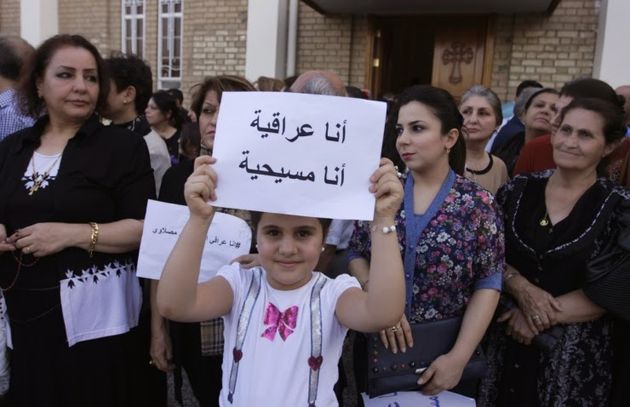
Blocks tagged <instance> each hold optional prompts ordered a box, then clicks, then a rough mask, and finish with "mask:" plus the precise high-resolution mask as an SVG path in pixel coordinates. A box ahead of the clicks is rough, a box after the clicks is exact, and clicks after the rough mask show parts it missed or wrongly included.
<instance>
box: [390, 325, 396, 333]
mask: <svg viewBox="0 0 630 407" xmlns="http://www.w3.org/2000/svg"><path fill="white" fill-rule="evenodd" d="M389 330H390V331H392V332H397V331H398V327H397V326H393V327H391V328H389Z"/></svg>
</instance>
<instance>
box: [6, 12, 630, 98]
mask: <svg viewBox="0 0 630 407" xmlns="http://www.w3.org/2000/svg"><path fill="white" fill-rule="evenodd" d="M355 2H356V4H352V3H353V1H352V0H343V1H341V0H340V1H339V2H332V1H325V0H310V1H300V2H298V1H297V0H264V1H260V0H0V32H2V33H11V34H18V35H22V36H23V37H25V38H27V39H29V40H30V41H31V42H32V43H34V45H37V42H38V41H37V39H35V38H29V37H28V35H27V34H28V33H29V32H32V31H33V30H32V29H33V26H34V25H37V24H40V25H43V26H46V25H49V26H51V27H52V28H51V29H50V30H52V31H53V32H54V31H55V28H56V31H57V32H66V33H79V34H82V35H84V36H85V37H87V38H88V39H89V40H90V41H92V42H93V43H94V44H95V45H96V46H97V47H98V48H99V50H100V51H101V52H102V53H103V55H105V56H107V55H108V54H110V53H111V52H113V51H119V50H122V51H129V52H134V53H136V54H139V55H141V56H142V57H143V58H144V59H146V60H147V61H148V62H149V63H150V64H151V66H152V68H153V71H154V75H155V78H154V79H155V84H156V88H166V87H179V88H181V89H182V90H184V91H188V90H190V89H191V87H192V86H193V85H194V84H196V83H198V82H199V81H200V80H202V79H203V77H204V76H207V75H216V74H237V75H243V76H247V77H248V79H250V80H252V81H253V80H255V79H256V78H257V77H258V76H259V75H267V76H276V77H284V76H289V75H292V74H295V73H299V72H303V71H306V70H310V69H326V70H332V71H335V72H337V73H338V74H339V75H340V77H341V78H342V79H343V80H344V81H345V82H346V83H347V84H350V85H354V86H358V87H360V88H365V89H368V90H370V92H371V93H373V94H374V95H375V96H377V97H380V96H383V95H385V94H388V93H396V92H398V91H400V90H401V88H403V87H405V86H408V85H409V84H412V83H433V84H434V85H438V86H442V87H445V88H447V89H449V90H450V91H451V92H452V93H454V94H455V95H456V96H457V95H460V94H461V93H462V92H463V90H464V89H465V88H467V87H469V86H470V85H472V84H473V83H483V84H485V85H487V86H490V87H491V88H492V89H493V90H495V91H496V92H497V94H498V95H499V96H500V97H501V98H502V99H504V100H506V99H511V98H512V97H513V94H514V90H515V88H516V86H517V85H518V83H519V82H520V81H522V80H524V79H534V80H538V81H540V82H542V83H543V84H544V85H546V86H551V87H555V88H559V87H560V86H562V84H564V83H565V82H567V81H569V80H571V79H574V78H578V77H585V76H593V75H594V76H600V77H602V79H604V80H608V81H610V82H611V84H613V86H616V85H620V84H622V83H628V82H630V78H627V79H625V80H623V75H624V73H623V72H622V73H620V72H618V71H619V70H620V69H621V68H618V69H616V70H615V69H614V66H618V65H619V63H620V62H619V61H615V62H614V64H613V63H609V62H607V61H610V60H611V58H613V57H618V55H616V54H619V53H621V51H620V50H615V49H614V47H613V48H612V49H613V51H606V45H607V44H608V45H609V48H610V47H611V46H612V45H614V44H616V42H615V41H618V36H619V35H620V33H621V34H623V33H624V31H623V30H625V31H626V32H627V31H628V27H624V24H623V22H621V23H618V22H616V21H615V17H616V16H618V14H619V13H621V14H622V15H623V13H625V12H627V13H630V6H629V4H630V2H627V0H547V1H545V0H537V1H536V2H534V1H532V2H529V3H528V2H527V1H526V0H523V4H526V3H527V4H534V3H538V4H539V5H538V9H536V10H533V11H532V10H518V9H514V10H506V9H505V8H501V7H499V6H496V7H495V8H492V7H490V8H488V7H487V6H486V8H485V9H481V8H477V9H474V10H471V12H469V13H462V12H449V10H437V11H436V10H434V9H431V10H428V9H426V7H427V4H429V3H432V4H434V2H430V1H427V0H421V1H419V2H418V4H419V5H422V4H424V7H425V8H422V6H418V9H417V10H414V9H409V8H407V9H404V10H402V11H400V12H398V11H396V10H394V11H391V10H387V9H380V11H379V10H375V11H371V10H365V9H363V8H362V4H364V3H362V2H360V1H358V0H355ZM370 3H378V2H374V1H373V2H370ZM381 3H387V2H381ZM395 3H396V1H393V2H392V4H395ZM471 3H475V2H474V1H471V2H469V3H467V4H471ZM479 3H480V4H481V3H484V4H486V3H488V2H479ZM505 3H506V2H503V3H502V4H505ZM508 3H511V2H508ZM514 3H515V4H517V3H519V1H518V0H516V1H515V2H514ZM51 4H54V5H55V7H53V8H56V15H54V13H55V10H52V9H51V7H52V6H51ZM330 4H336V6H330ZM497 4H499V3H497ZM339 5H343V6H347V7H346V9H343V10H340V9H339V8H340V6H339ZM335 7H336V8H335ZM42 8H46V12H45V13H44V14H46V15H43V16H42V15H41V14H42V13H41V10H42ZM50 10H52V11H50ZM383 10H385V11H389V12H385V11H383ZM472 11H474V12H472ZM38 13H39V14H38ZM51 14H52V15H51ZM38 15H39V17H37V16H38ZM625 15H626V16H627V15H630V14H625ZM55 20H56V21H55ZM51 21H52V22H51ZM622 21H623V19H622ZM55 22H56V25H57V26H56V27H55V24H54V23H55ZM50 30H49V31H50ZM620 30H621V31H620ZM47 33H48V32H46V31H45V30H43V32H42V33H40V34H39V35H40V36H42V38H40V39H39V40H40V41H41V40H42V39H43V38H45V37H47V35H46V34H47ZM625 38H630V33H627V35H626V36H625ZM621 45H622V46H623V41H622V42H621ZM622 49H623V48H622ZM626 54H627V53H626ZM625 58H630V57H629V56H627V55H626V56H625ZM621 63H624V61H623V60H622V61H621ZM628 64H630V60H628V61H626V62H625V66H628ZM609 65H612V66H613V70H612V71H611V72H609V70H607V69H608V66H609ZM626 71H627V69H626Z"/></svg>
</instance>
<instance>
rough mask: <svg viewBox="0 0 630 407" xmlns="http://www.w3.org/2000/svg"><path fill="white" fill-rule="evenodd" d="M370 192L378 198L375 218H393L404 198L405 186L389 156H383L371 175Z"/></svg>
mask: <svg viewBox="0 0 630 407" xmlns="http://www.w3.org/2000/svg"><path fill="white" fill-rule="evenodd" d="M370 182H371V185H370V192H372V193H373V194H374V197H375V198H376V207H375V208H374V220H376V219H378V218H388V219H393V218H394V217H395V216H396V213H397V212H398V209H400V204H401V203H402V200H403V186H402V183H401V182H400V180H399V179H398V170H396V167H394V164H393V163H392V162H391V161H390V160H389V159H387V158H381V163H380V166H379V168H378V169H377V170H376V171H374V174H372V176H371V177H370Z"/></svg>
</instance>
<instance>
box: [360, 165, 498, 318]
mask: <svg viewBox="0 0 630 407" xmlns="http://www.w3.org/2000/svg"><path fill="white" fill-rule="evenodd" d="M396 223H397V225H398V226H399V229H398V230H399V232H398V241H399V244H400V251H401V253H402V255H403V258H404V265H405V280H406V290H407V298H406V312H405V314H406V316H407V319H408V320H409V322H411V323H414V322H422V321H437V320H442V319H446V318H451V317H456V316H461V315H463V314H464V311H465V309H466V304H467V303H468V301H469V299H470V297H471V296H472V294H473V292H474V290H475V289H477V288H495V289H500V288H501V279H500V277H501V273H502V272H503V270H504V268H505V261H504V243H503V223H502V220H501V215H500V212H499V210H498V209H497V206H496V203H495V199H494V197H493V195H492V194H490V193H489V192H488V191H486V190H484V189H483V188H481V187H480V186H479V185H477V184H476V183H474V182H473V181H470V180H468V179H466V178H464V177H461V176H459V175H455V173H453V172H452V171H451V172H450V174H449V176H448V177H447V180H446V181H445V183H444V185H443V186H442V188H441V191H440V192H439V193H438V195H437V196H436V198H435V199H434V201H433V203H432V204H431V206H430V207H429V209H428V210H427V211H426V212H425V213H424V214H422V215H418V214H414V213H413V178H412V177H411V176H407V177H406V179H405V203H404V204H403V207H401V209H400V211H399V212H398V214H397V216H396ZM402 225H404V227H402V228H401V226H402ZM370 245H371V241H370V228H369V224H368V222H359V223H358V224H357V227H356V228H355V232H354V235H353V236H352V239H351V241H350V247H349V259H350V260H352V259H354V258H358V257H362V258H364V259H367V260H368V261H369V259H370ZM488 279H490V280H494V283H493V284H490V285H489V286H486V285H483V284H481V285H480V282H482V281H484V280H485V281H488Z"/></svg>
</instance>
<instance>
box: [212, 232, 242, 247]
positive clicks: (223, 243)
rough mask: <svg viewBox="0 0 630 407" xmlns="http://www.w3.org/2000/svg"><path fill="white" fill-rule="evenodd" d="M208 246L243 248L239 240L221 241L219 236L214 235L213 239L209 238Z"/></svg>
mask: <svg viewBox="0 0 630 407" xmlns="http://www.w3.org/2000/svg"><path fill="white" fill-rule="evenodd" d="M208 244H209V245H211V246H212V245H216V246H229V247H235V248H237V249H239V248H240V247H241V242H239V241H237V240H225V239H222V240H221V239H219V236H217V235H214V236H213V237H210V236H208Z"/></svg>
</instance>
